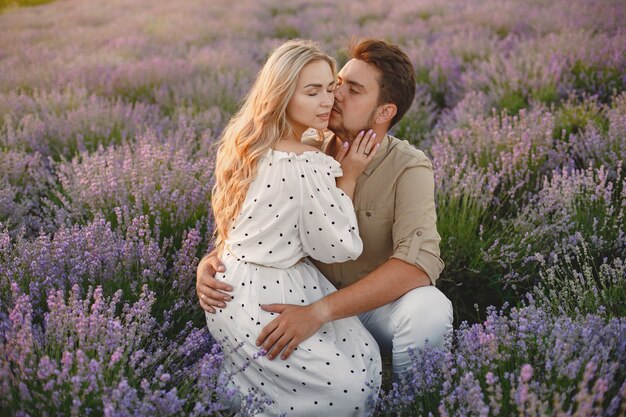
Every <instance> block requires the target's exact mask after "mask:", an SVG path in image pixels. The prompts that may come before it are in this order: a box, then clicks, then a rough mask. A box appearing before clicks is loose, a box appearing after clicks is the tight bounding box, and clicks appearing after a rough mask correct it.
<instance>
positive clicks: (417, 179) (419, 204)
mask: <svg viewBox="0 0 626 417" xmlns="http://www.w3.org/2000/svg"><path fill="white" fill-rule="evenodd" d="M350 52H351V57H352V59H351V60H350V61H348V63H346V65H345V66H344V67H343V68H342V69H341V71H340V72H339V74H338V80H337V88H336V90H335V104H334V107H333V110H332V112H331V115H330V121H329V130H331V131H332V132H334V136H331V137H328V138H326V140H324V142H323V143H322V144H321V149H322V150H323V151H324V152H326V153H327V154H329V155H331V156H334V155H337V154H338V153H339V151H340V150H341V147H342V144H343V142H344V141H347V142H349V143H352V141H353V140H354V138H355V137H356V136H357V135H358V133H359V132H360V131H363V130H367V129H370V128H371V129H372V130H373V131H374V133H376V143H379V144H380V146H379V148H378V150H377V153H376V155H375V156H374V159H373V160H372V161H371V163H370V164H369V166H368V167H367V168H366V170H365V171H364V172H363V174H361V176H360V177H359V179H358V181H357V184H356V191H355V195H354V206H355V210H356V213H357V219H358V222H359V232H360V235H361V238H362V240H363V246H364V249H363V253H362V254H361V256H360V257H359V258H358V259H357V260H355V261H349V262H345V263H340V264H323V263H321V262H317V261H314V263H315V265H316V266H317V267H318V268H319V269H320V271H321V272H322V273H323V274H324V275H325V276H326V277H327V278H328V279H329V280H330V281H331V282H332V283H333V284H334V285H335V286H336V288H337V289H338V291H337V292H334V293H332V294H330V295H328V296H326V297H324V298H322V299H321V300H319V301H317V302H315V303H313V304H311V305H308V306H295V305H285V304H272V305H268V306H264V307H263V309H264V310H266V311H270V312H273V313H277V318H276V319H274V320H273V321H272V322H270V323H269V324H268V325H267V326H265V327H264V328H263V330H262V331H261V333H260V334H259V336H258V338H257V344H258V345H259V346H261V347H263V348H264V349H265V350H266V351H267V352H268V357H269V358H270V359H274V358H276V357H277V356H278V355H279V354H280V355H281V358H282V359H286V358H287V357H289V355H290V354H291V352H292V351H293V350H294V349H295V348H297V346H298V344H299V343H300V342H302V341H303V340H305V339H307V338H308V337H310V336H311V335H312V334H314V333H315V332H316V331H317V330H319V328H320V327H321V326H322V325H324V323H326V322H328V321H332V320H339V319H342V318H345V317H349V316H353V315H358V316H359V318H360V319H361V321H362V322H363V324H364V325H365V326H366V327H367V329H368V330H369V331H370V332H371V333H372V335H373V336H374V338H375V339H376V340H377V342H378V344H379V346H380V350H381V353H382V354H383V355H385V354H386V355H389V354H391V356H392V362H393V370H394V373H396V374H401V373H403V372H404V371H406V370H407V368H408V367H409V366H410V362H411V361H410V357H409V354H408V351H409V350H410V349H415V348H420V347H423V346H424V345H425V343H427V342H426V341H428V343H429V344H430V345H431V346H441V345H442V344H443V340H444V337H445V335H446V334H447V333H449V332H450V331H451V329H452V305H451V303H450V301H449V300H448V299H447V298H446V297H445V296H444V295H443V293H441V291H439V290H438V289H437V288H436V287H435V286H434V284H435V281H436V280H437V278H438V277H439V274H440V273H441V271H442V269H443V262H442V261H441V259H440V258H439V241H440V240H441V238H440V237H439V234H438V233H437V227H436V213H435V202H434V180H433V171H432V165H431V163H430V161H429V160H428V158H427V157H426V156H425V155H424V153H423V152H421V151H418V150H416V149H415V148H413V147H412V146H410V145H409V144H408V142H406V141H400V140H398V139H396V138H394V137H392V136H389V135H387V132H388V130H389V129H390V128H391V127H392V126H393V125H394V124H395V123H397V122H398V121H399V120H400V119H401V118H402V116H404V114H405V113H406V111H407V110H408V109H409V107H410V106H411V103H412V102H413V98H414V96H415V71H414V68H413V65H412V64H411V62H410V60H409V58H408V57H407V56H406V54H405V53H404V52H403V51H402V50H401V49H400V48H399V47H397V46H395V45H391V44H389V43H386V42H384V41H381V40H372V39H370V40H363V41H361V42H358V43H356V44H354V45H352V46H351V50H350ZM318 146H319V144H318ZM223 268H224V267H223V265H221V263H220V262H219V259H218V258H217V256H215V254H214V253H211V254H209V255H207V256H206V257H204V258H203V259H202V260H201V262H200V264H199V265H198V272H197V281H196V290H197V293H198V296H199V298H200V305H201V306H202V308H204V309H205V310H206V311H208V312H214V311H215V310H214V308H215V307H219V308H225V307H226V302H227V301H229V300H230V296H229V295H228V294H227V292H228V291H229V290H230V288H229V286H228V285H226V284H224V283H222V282H219V281H217V280H216V279H214V278H213V275H214V274H215V271H216V270H217V271H220V272H222V271H223V270H224V269H223Z"/></svg>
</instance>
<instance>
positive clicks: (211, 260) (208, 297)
mask: <svg viewBox="0 0 626 417" xmlns="http://www.w3.org/2000/svg"><path fill="white" fill-rule="evenodd" d="M225 270H226V268H225V267H224V265H223V264H222V262H221V261H220V259H219V258H218V257H217V255H216V253H215V252H211V253H209V254H208V255H207V256H205V257H204V258H202V260H201V261H200V263H199V264H198V269H197V270H196V294H197V295H198V300H199V301H200V306H201V307H202V308H203V309H204V310H205V311H207V312H209V313H213V314H215V307H219V308H224V307H226V303H225V301H230V299H231V298H230V295H228V294H226V293H224V292H222V291H232V290H233V288H232V287H231V286H230V285H228V284H225V283H223V282H221V281H218V280H217V279H215V273H216V271H217V272H224V271H225Z"/></svg>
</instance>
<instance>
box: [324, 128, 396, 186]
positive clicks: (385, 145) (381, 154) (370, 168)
mask: <svg viewBox="0 0 626 417" xmlns="http://www.w3.org/2000/svg"><path fill="white" fill-rule="evenodd" d="M336 140H337V138H336V136H335V135H330V136H328V137H327V138H326V140H325V141H324V143H323V144H322V152H324V153H325V154H326V155H331V156H333V152H332V146H333V145H334V144H335V141H336ZM390 143H391V137H390V136H389V135H385V138H384V139H383V140H382V141H381V142H380V147H379V148H378V151H377V152H376V155H374V159H372V160H371V162H370V163H369V164H368V165H367V167H366V168H365V170H364V171H363V173H364V174H365V175H367V176H368V177H369V176H370V175H371V174H372V172H374V170H375V169H376V168H378V166H379V165H380V163H381V162H382V161H383V159H385V156H386V155H387V151H389V144H390Z"/></svg>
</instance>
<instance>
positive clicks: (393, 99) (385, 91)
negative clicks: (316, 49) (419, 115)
mask: <svg viewBox="0 0 626 417" xmlns="http://www.w3.org/2000/svg"><path fill="white" fill-rule="evenodd" d="M349 48H350V49H349V50H350V56H351V58H355V59H359V60H361V61H365V62H367V63H368V64H372V65H374V66H375V67H376V68H378V70H379V71H380V72H381V76H380V78H379V79H378V84H379V86H380V94H379V95H378V104H379V105H380V104H384V103H393V104H395V105H396V107H397V108H398V112H397V114H396V115H395V116H394V118H393V119H392V120H391V125H390V126H389V127H391V126H393V125H395V124H396V123H397V122H398V121H400V119H402V116H404V115H405V114H406V112H407V110H409V107H411V104H412V103H413V99H414V98H415V68H414V67H413V64H412V63H411V60H410V59H409V57H408V56H407V55H406V54H405V53H404V51H403V50H402V49H400V47H399V46H398V45H394V44H391V43H387V42H385V41H383V40H380V39H357V40H353V41H352V42H351V43H350V46H349Z"/></svg>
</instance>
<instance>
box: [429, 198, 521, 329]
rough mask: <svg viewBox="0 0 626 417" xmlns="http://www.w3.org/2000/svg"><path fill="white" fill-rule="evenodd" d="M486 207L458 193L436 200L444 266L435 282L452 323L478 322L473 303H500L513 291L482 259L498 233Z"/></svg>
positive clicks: (495, 269) (497, 304)
mask: <svg viewBox="0 0 626 417" xmlns="http://www.w3.org/2000/svg"><path fill="white" fill-rule="evenodd" d="M497 227H498V224H497V223H496V222H494V221H492V214H491V211H490V209H489V208H485V207H484V206H483V205H482V204H480V203H479V202H478V201H477V200H476V199H474V198H472V197H470V196H467V195H461V196H458V197H452V196H445V197H440V198H438V199H437V230H438V231H439V234H440V235H441V236H442V240H441V256H442V258H443V259H444V260H445V264H446V267H445V269H444V270H443V272H442V274H441V277H440V278H439V281H438V283H437V285H438V286H439V287H440V288H441V290H442V291H443V292H444V293H445V294H446V296H447V297H448V298H449V299H450V300H451V301H452V304H453V305H454V315H455V325H458V324H460V323H461V322H463V321H468V322H470V323H473V322H476V321H479V317H478V316H477V311H476V307H475V305H479V306H482V307H485V306H489V305H493V306H501V305H502V304H503V303H504V301H505V300H506V299H511V297H513V295H514V294H513V292H512V291H510V290H508V291H507V290H505V289H503V288H502V287H501V285H500V282H499V281H500V279H501V278H502V272H500V271H499V270H498V268H495V267H494V266H493V265H491V264H489V263H486V262H484V261H483V256H482V254H483V251H485V250H486V248H488V247H489V245H491V244H492V240H493V239H494V237H495V236H497V234H498V233H499V231H498V230H497Z"/></svg>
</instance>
